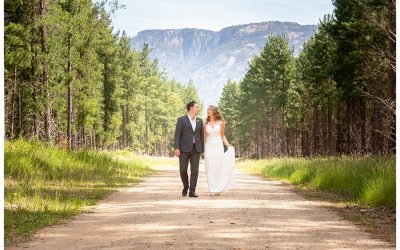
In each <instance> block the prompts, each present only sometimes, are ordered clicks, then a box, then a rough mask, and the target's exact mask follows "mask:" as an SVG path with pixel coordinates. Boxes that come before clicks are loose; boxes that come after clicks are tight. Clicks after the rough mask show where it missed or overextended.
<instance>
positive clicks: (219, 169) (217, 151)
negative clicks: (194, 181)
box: [204, 122, 236, 194]
mask: <svg viewBox="0 0 400 250" xmlns="http://www.w3.org/2000/svg"><path fill="white" fill-rule="evenodd" d="M206 133H207V138H206V143H205V145H204V160H205V170H206V173H207V181H208V192H210V193H211V194H212V193H220V192H222V191H224V190H228V189H231V188H234V187H235V186H236V177H235V148H234V147H228V150H227V151H226V152H225V153H224V146H223V142H222V138H221V126H220V123H219V122H216V123H215V126H214V127H212V126H211V125H210V124H209V123H208V124H207V125H206Z"/></svg>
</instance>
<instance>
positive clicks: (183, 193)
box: [182, 188, 188, 196]
mask: <svg viewBox="0 0 400 250" xmlns="http://www.w3.org/2000/svg"><path fill="white" fill-rule="evenodd" d="M187 192H188V190H187V189H186V188H184V189H183V190H182V196H186V195H187Z"/></svg>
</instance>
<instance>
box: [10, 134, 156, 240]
mask: <svg viewBox="0 0 400 250" xmlns="http://www.w3.org/2000/svg"><path fill="white" fill-rule="evenodd" d="M4 159H5V160H4V162H5V166H4V187H5V208H4V214H5V217H4V219H5V225H4V228H5V242H6V243H7V242H12V241H13V240H15V239H16V238H20V237H22V238H26V237H27V236H29V235H31V234H32V233H33V232H34V231H35V230H37V229H39V228H43V227H45V226H48V225H51V224H55V223H59V222H60V221H62V220H64V219H67V218H70V217H71V216H73V215H75V214H77V213H79V212H82V211H83V210H84V209H85V207H86V206H92V205H95V204H96V201H97V200H99V199H101V198H102V197H104V195H106V194H107V193H109V192H110V191H113V190H115V189H116V188H118V187H121V186H126V185H128V184H131V183H136V182H138V181H140V180H141V177H143V176H145V175H147V174H149V173H151V170H150V168H149V167H150V164H149V163H148V162H147V161H146V160H144V159H141V158H140V157H137V156H135V155H133V154H132V153H130V152H127V151H117V152H95V151H86V150H82V151H68V150H63V149H58V148H56V147H47V146H45V145H44V144H42V143H40V142H27V141H23V140H18V141H12V142H9V141H7V142H6V143H5V150H4Z"/></svg>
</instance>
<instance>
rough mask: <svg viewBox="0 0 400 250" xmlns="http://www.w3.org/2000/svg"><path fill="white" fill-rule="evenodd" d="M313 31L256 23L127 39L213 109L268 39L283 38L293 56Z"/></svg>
mask: <svg viewBox="0 0 400 250" xmlns="http://www.w3.org/2000/svg"><path fill="white" fill-rule="evenodd" d="M317 29H318V26H317V25H300V24H297V23H293V22H262V23H251V24H244V25H235V26H230V27H227V28H224V29H222V30H220V31H217V32H215V31H210V30H204V29H193V28H190V29H167V30H144V31H141V32H139V33H138V34H137V36H135V37H133V38H132V39H131V45H132V47H134V48H135V49H136V50H141V49H142V47H143V44H144V43H148V44H149V46H150V47H151V48H152V52H151V53H150V56H151V57H152V58H157V60H158V63H159V66H160V68H161V69H163V68H164V69H165V70H166V72H167V73H168V76H169V77H170V78H174V79H176V80H177V81H179V82H182V83H187V82H188V81H189V80H190V79H191V80H193V82H194V84H195V85H196V87H197V89H198V93H199V96H200V99H201V100H202V101H203V103H204V104H205V106H208V105H209V104H217V102H218V100H219V98H220V96H221V93H222V89H223V86H224V84H225V83H226V82H227V80H228V79H231V80H234V81H240V79H241V78H243V76H244V74H245V73H246V70H247V68H248V62H249V61H250V59H251V58H252V57H253V56H254V55H255V54H258V53H260V51H261V49H262V48H263V47H264V45H265V43H266V41H267V37H268V36H269V35H279V34H284V35H286V37H287V39H288V41H289V46H290V47H292V48H293V49H294V54H295V55H298V54H299V52H300V51H301V49H302V47H303V44H304V42H305V41H306V40H307V39H308V38H310V37H311V36H312V35H313V34H314V32H316V30H317Z"/></svg>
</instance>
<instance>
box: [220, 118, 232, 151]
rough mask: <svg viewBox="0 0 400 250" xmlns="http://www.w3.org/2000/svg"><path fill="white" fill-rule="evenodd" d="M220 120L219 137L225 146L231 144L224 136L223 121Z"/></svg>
mask: <svg viewBox="0 0 400 250" xmlns="http://www.w3.org/2000/svg"><path fill="white" fill-rule="evenodd" d="M220 122H221V138H222V142H223V143H224V144H225V146H227V147H229V146H232V145H231V144H229V142H228V140H227V139H226V136H225V123H224V122H223V121H220Z"/></svg>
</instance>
